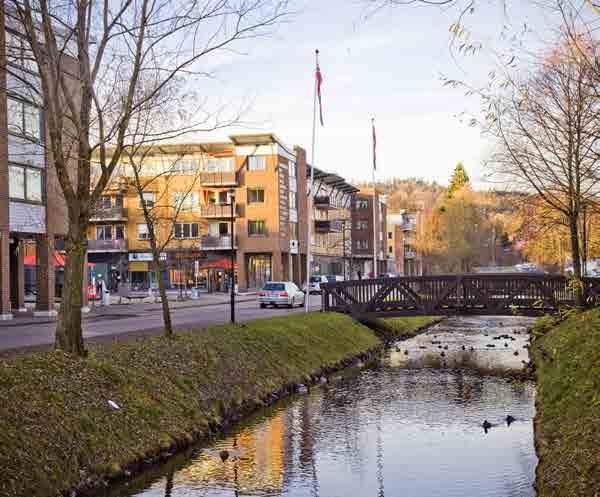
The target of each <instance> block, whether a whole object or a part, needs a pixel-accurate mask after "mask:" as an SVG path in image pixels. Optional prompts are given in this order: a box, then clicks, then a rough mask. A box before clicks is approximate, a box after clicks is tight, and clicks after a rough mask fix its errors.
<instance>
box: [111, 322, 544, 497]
mask: <svg viewBox="0 0 600 497" xmlns="http://www.w3.org/2000/svg"><path fill="white" fill-rule="evenodd" d="M530 323H531V321H530V320H528V319H527V318H518V317H508V318H507V317H503V318H489V317H485V318H472V317H471V318H463V317H459V318H449V319H447V320H446V321H444V322H443V323H440V324H438V325H436V326H435V327H433V328H431V329H430V330H429V331H428V332H426V333H424V334H422V335H420V336H418V337H416V338H413V339H411V340H408V341H405V342H402V343H399V344H397V346H396V347H393V348H391V349H390V350H388V351H386V352H385V354H384V355H383V356H382V357H381V360H380V361H379V362H378V363H377V364H374V365H368V366H364V367H359V368H356V369H353V370H348V371H345V372H343V373H341V374H338V375H334V376H333V377H331V378H329V379H328V382H327V383H326V384H324V385H322V386H319V387H313V388H311V390H310V391H309V392H308V393H306V394H302V395H295V396H293V397H291V398H288V399H286V400H284V401H281V402H279V403H277V404H276V405H274V406H272V407H271V408H269V409H266V410H264V411H263V412H260V413H257V414H256V415H255V416H253V417H252V418H251V419H248V420H246V421H245V422H244V423H242V424H240V425H238V426H236V427H235V428H233V429H232V430H230V431H229V432H228V433H226V434H224V435H223V436H222V437H221V438H218V439H215V440H213V441H212V442H211V443H209V444H207V445H204V446H201V447H195V448H192V449H190V450H188V451H187V452H185V453H182V454H179V455H177V456H175V457H174V458H172V459H171V460H170V461H169V462H168V463H166V464H164V465H162V466H157V467H153V468H150V469H149V470H147V471H146V472H145V473H142V474H141V475H139V476H138V477H136V478H133V479H131V480H129V481H126V482H121V483H118V484H117V485H114V486H111V487H109V488H108V489H106V490H105V491H104V492H103V493H102V494H101V495H103V496H106V497H116V496H128V497H132V496H136V497H190V496H198V497H200V496H206V497H221V496H236V495H255V496H267V495H268V496H276V495H282V496H289V497H301V496H302V497H304V496H322V497H337V496H340V497H342V496H355V497H363V496H364V497H367V496H369V497H372V496H379V497H383V496H386V495H387V496H403V497H413V496H414V497H437V496H439V497H442V496H443V497H511V496H514V497H530V496H534V495H535V491H534V489H533V482H534V472H535V466H536V463H537V459H536V455H535V449H534V443H533V417H534V400H535V389H534V385H533V384H532V383H530V382H528V381H509V380H507V379H506V378H505V377H502V376H501V374H502V371H503V370H507V371H510V370H518V369H521V367H522V366H523V362H522V361H525V362H527V361H528V355H527V349H526V344H527V336H526V334H525V329H526V327H527V326H528V325H529V324H530ZM507 416H510V417H509V418H508V422H507ZM485 420H487V421H488V422H489V423H490V424H491V427H490V428H489V429H487V430H484V428H483V427H482V424H483V422H484V421H485Z"/></svg>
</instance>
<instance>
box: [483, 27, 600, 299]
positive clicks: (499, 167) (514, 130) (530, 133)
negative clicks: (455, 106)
mask: <svg viewBox="0 0 600 497" xmlns="http://www.w3.org/2000/svg"><path fill="white" fill-rule="evenodd" d="M597 47H598V44H597V43H590V44H589V50H590V51H594V52H595V53H594V54H593V55H590V56H591V57H594V58H596V57H598V54H599V52H598V48H597ZM594 80H595V74H594V72H593V71H591V70H590V66H589V65H588V64H581V63H580V57H579V55H578V48H575V47H574V46H573V44H572V43H571V42H570V40H569V39H568V38H566V39H565V38H562V39H561V40H560V43H559V44H558V45H557V46H556V47H554V49H553V50H552V51H551V52H549V53H548V52H547V53H544V54H543V55H542V56H541V57H540V60H539V61H538V66H537V68H536V69H535V72H533V73H532V74H530V75H529V76H528V77H525V78H521V79H520V80H516V79H508V80H506V82H505V84H504V87H505V88H506V89H505V91H504V92H502V93H500V94H498V95H488V96H486V97H484V101H485V102H486V103H487V108H488V112H487V116H486V117H487V132H488V133H490V134H491V135H492V136H493V137H494V138H495V139H496V141H497V144H498V151H497V152H496V153H495V154H494V155H493V157H492V160H491V161H490V163H491V165H492V166H493V167H494V169H495V171H496V172H498V173H499V174H500V175H501V176H502V177H503V178H504V180H505V181H508V182H510V183H511V184H512V185H513V187H514V188H517V189H518V188H521V189H523V190H525V191H529V192H532V193H535V194H536V195H537V196H538V198H539V199H540V201H541V202H543V203H544V204H545V206H546V207H547V208H548V209H549V210H550V211H554V212H556V213H558V214H559V215H560V216H562V217H564V219H565V224H566V225H567V226H568V229H569V237H570V252H571V259H572V261H573V273H574V277H575V278H576V279H577V280H580V279H581V276H582V270H581V269H582V268H581V258H582V257H581V247H580V232H579V231H580V226H581V221H582V217H581V216H582V213H583V212H584V210H585V206H586V205H591V204H595V202H596V201H597V199H598V196H599V195H600V189H599V187H598V178H599V176H598V175H599V173H600V155H599V152H600V119H599V118H598V116H599V115H600V114H599V111H600V100H599V99H598V95H597V92H596V91H595V90H594V89H593V87H594V85H595V84H598V81H597V80H596V82H594ZM582 298H583V296H582V292H581V291H578V295H577V299H578V304H582V303H583V301H582Z"/></svg>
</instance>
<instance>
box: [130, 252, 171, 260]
mask: <svg viewBox="0 0 600 497" xmlns="http://www.w3.org/2000/svg"><path fill="white" fill-rule="evenodd" d="M129 260H130V261H140V262H152V254H151V253H150V252H129ZM160 260H161V261H166V260H167V254H166V252H161V253H160Z"/></svg>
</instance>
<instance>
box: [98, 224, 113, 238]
mask: <svg viewBox="0 0 600 497" xmlns="http://www.w3.org/2000/svg"><path fill="white" fill-rule="evenodd" d="M96 240H112V226H110V225H102V226H96Z"/></svg>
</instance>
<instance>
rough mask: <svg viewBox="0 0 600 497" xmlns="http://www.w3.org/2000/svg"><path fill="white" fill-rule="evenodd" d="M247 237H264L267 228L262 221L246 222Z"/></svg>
mask: <svg viewBox="0 0 600 497" xmlns="http://www.w3.org/2000/svg"><path fill="white" fill-rule="evenodd" d="M248 234H249V235H266V234H267V227H266V224H265V222H264V221H248Z"/></svg>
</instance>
